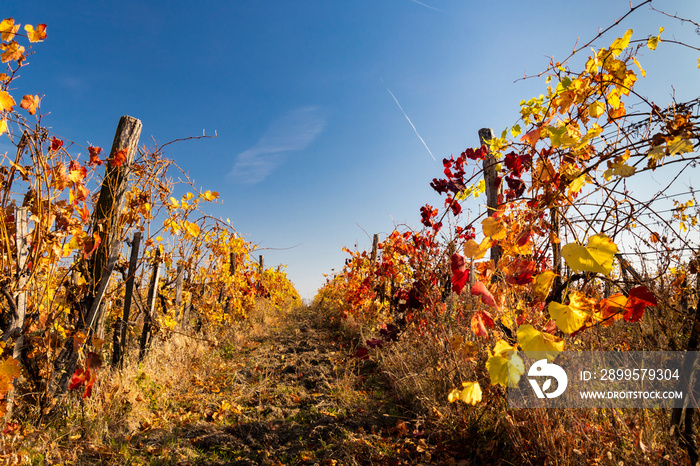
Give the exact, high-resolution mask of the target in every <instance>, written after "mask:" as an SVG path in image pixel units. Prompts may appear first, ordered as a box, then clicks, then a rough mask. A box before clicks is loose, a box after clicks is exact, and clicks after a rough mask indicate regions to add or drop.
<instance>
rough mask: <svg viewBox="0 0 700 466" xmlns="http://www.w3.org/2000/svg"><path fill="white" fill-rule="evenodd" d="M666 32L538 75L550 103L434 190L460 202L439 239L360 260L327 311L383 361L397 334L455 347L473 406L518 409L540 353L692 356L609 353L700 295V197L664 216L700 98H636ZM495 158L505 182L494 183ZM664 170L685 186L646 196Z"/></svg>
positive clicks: (334, 284) (335, 279) (434, 221)
mask: <svg viewBox="0 0 700 466" xmlns="http://www.w3.org/2000/svg"><path fill="white" fill-rule="evenodd" d="M637 8H638V7H633V8H632V10H631V12H633V11H634V10H636V9H637ZM663 31H664V28H661V29H660V30H659V32H658V34H655V35H652V36H648V37H642V38H636V37H635V36H634V31H633V30H632V29H629V30H627V31H625V32H624V33H623V34H622V35H621V36H620V37H617V38H615V39H614V40H613V41H612V43H610V44H609V45H608V46H606V47H601V48H596V47H595V46H594V41H595V40H597V39H599V38H600V36H602V33H601V34H599V35H598V36H597V37H596V39H594V41H591V42H590V43H588V44H586V45H585V46H584V47H579V48H577V49H576V50H575V51H574V53H573V54H572V55H571V56H570V57H569V58H568V59H567V60H566V61H564V62H552V63H551V64H550V66H549V67H548V69H547V70H546V71H544V72H543V73H541V74H540V75H538V77H541V78H545V85H546V90H545V92H543V94H542V95H540V96H538V97H535V98H532V99H529V100H523V101H522V102H521V103H520V121H519V122H518V123H517V124H515V125H513V126H512V127H511V128H506V129H505V130H504V131H503V132H502V133H501V134H500V135H499V136H495V137H493V138H492V139H490V140H488V141H486V144H484V145H482V146H481V147H478V148H474V149H471V148H470V149H467V150H465V151H464V152H463V153H462V154H460V155H459V156H457V157H455V156H454V155H453V156H450V157H449V158H445V159H443V161H442V165H443V168H444V171H443V175H442V176H444V177H441V178H439V177H436V178H434V179H433V180H432V181H431V182H430V186H431V187H432V188H433V189H434V191H435V192H436V193H438V194H439V195H440V196H441V197H442V199H443V201H444V204H443V205H441V206H439V207H433V206H432V205H430V204H426V205H424V206H423V207H421V208H420V222H421V224H422V226H423V227H424V228H423V229H422V230H420V231H412V230H410V229H408V228H403V231H402V229H400V228H398V229H397V231H393V232H392V233H391V234H390V235H388V237H387V238H386V240H385V242H384V243H381V244H380V245H379V253H378V254H377V260H376V261H371V260H370V254H369V253H367V252H353V251H349V250H348V253H349V254H350V259H348V260H347V261H346V264H345V267H344V268H343V270H342V271H341V272H340V273H338V274H335V275H333V276H330V277H328V280H327V283H326V285H325V286H324V287H323V288H321V290H320V291H319V293H318V296H317V301H316V302H317V304H318V305H319V306H320V307H321V308H324V309H325V310H326V312H330V314H331V315H334V313H333V310H335V311H336V312H337V313H338V315H339V316H340V317H341V318H343V319H347V318H352V320H353V322H367V323H368V325H367V326H366V327H365V329H364V330H363V332H362V334H363V335H364V334H367V333H370V334H374V335H377V336H376V338H374V339H372V340H367V341H366V342H364V343H363V342H362V341H361V342H360V343H359V344H360V345H363V346H365V347H368V348H370V349H374V348H377V347H378V346H380V345H377V343H376V339H380V340H383V341H384V343H385V344H388V343H390V342H389V341H388V340H389V339H388V338H386V336H387V335H391V336H392V337H394V338H395V337H396V335H400V338H402V339H412V340H414V341H416V342H418V341H421V340H430V341H438V342H443V343H442V346H440V344H436V345H435V348H437V349H436V351H438V352H440V353H441V356H440V357H442V358H456V359H459V360H461V361H464V362H465V363H466V362H469V363H474V362H476V363H477V364H478V365H477V366H476V367H475V368H474V369H472V370H471V375H470V379H468V380H459V381H458V382H459V383H462V384H461V386H458V387H457V388H454V389H452V390H451V391H449V392H447V393H445V395H446V396H447V398H448V399H449V401H450V402H454V401H457V400H460V401H462V402H464V403H467V404H471V405H483V404H486V405H488V404H491V403H497V400H499V399H500V400H502V399H503V397H504V396H505V391H504V388H506V387H509V386H510V387H513V386H516V385H517V384H518V383H519V382H520V379H521V376H522V375H523V373H524V370H525V369H524V365H523V360H522V357H525V355H527V354H530V353H532V354H535V353H537V354H546V355H547V357H548V358H549V359H550V360H553V359H555V358H556V356H557V354H558V353H559V352H561V351H564V350H567V349H572V348H575V349H579V350H583V349H588V350H609V349H621V348H622V349H627V350H634V349H636V350H650V349H654V350H669V349H680V348H679V347H678V346H675V347H670V348H669V347H663V346H662V347H659V346H656V347H648V346H641V347H636V348H635V347H634V346H632V344H630V343H629V342H627V337H625V338H623V339H621V340H617V344H618V345H619V346H617V347H613V346H611V345H610V343H602V342H603V341H606V342H609V341H610V340H609V338H610V336H611V335H615V334H621V335H627V333H628V331H627V330H626V329H625V326H638V327H637V328H639V326H641V325H651V326H657V325H659V324H658V322H660V321H664V320H665V321H666V322H665V323H663V324H661V325H662V327H666V326H668V325H669V323H668V320H667V319H668V317H666V315H665V314H666V313H667V312H668V310H669V309H670V306H675V304H672V303H677V302H678V301H674V300H677V299H678V296H679V293H681V291H680V290H681V289H680V288H678V286H679V285H681V284H683V286H685V287H686V290H687V289H688V287H692V282H690V279H691V276H690V274H689V273H688V272H687V271H688V270H690V269H691V268H692V264H696V263H697V260H696V257H697V255H698V252H699V249H698V247H699V245H698V236H697V229H694V230H693V231H692V232H691V231H690V229H689V225H692V226H693V227H695V226H696V225H697V215H698V213H697V210H693V207H694V206H695V202H694V200H693V199H694V192H693V191H692V188H691V190H690V192H689V193H685V195H690V196H693V199H691V200H689V201H687V204H686V203H685V202H681V201H679V200H673V202H674V205H675V207H674V208H673V209H670V210H665V208H664V205H665V203H668V202H669V201H668V197H667V196H666V194H667V191H666V189H667V188H670V187H671V186H672V185H673V181H675V180H676V179H677V177H676V176H675V174H676V173H677V172H683V171H684V170H694V169H695V167H696V164H697V163H698V155H697V148H698V145H699V135H700V131H699V130H700V128H699V127H698V122H699V118H700V117H699V116H698V110H699V108H700V101H698V100H697V99H695V100H692V101H689V102H683V103H680V102H671V103H670V104H668V105H665V106H660V105H658V104H656V103H654V102H651V101H649V100H648V99H647V98H645V97H644V96H643V95H641V94H640V93H638V92H637V91H636V87H635V86H636V85H637V83H638V81H639V80H641V79H643V78H644V76H645V73H646V71H645V70H644V68H642V64H641V63H640V62H641V61H642V59H641V58H640V57H639V55H640V52H641V51H643V50H644V51H648V52H650V53H654V51H655V50H656V49H657V48H658V49H662V48H663V46H664V45H665V44H664V36H663ZM669 46H670V44H669ZM688 47H689V48H691V49H693V50H699V49H698V47H697V46H695V45H690V46H688ZM585 53H590V54H589V55H588V57H587V58H586V59H582V57H580V55H582V54H585ZM656 53H659V52H658V51H657V52H656ZM570 63H582V67H580V68H575V67H574V65H571V64H570ZM630 101H633V102H634V111H630V108H631V107H632V104H631V103H630ZM489 154H490V155H491V156H492V157H493V159H492V160H494V162H492V165H493V168H495V172H496V179H495V183H494V185H493V186H485V180H484V179H483V178H482V172H483V170H484V169H485V167H486V164H487V163H489V162H488V159H487V155H489ZM650 174H654V176H656V177H670V178H668V179H670V180H671V181H670V182H668V186H665V185H664V186H661V187H660V188H659V191H658V192H655V193H652V192H649V191H648V190H646V191H645V189H644V188H641V190H635V189H633V188H632V187H633V186H634V182H635V181H636V180H639V181H640V183H645V182H646V183H648V181H645V180H648V178H647V177H648V176H649V175H650ZM487 188H489V189H490V190H491V191H492V192H494V193H496V194H495V196H497V197H496V198H495V201H496V202H495V204H496V205H497V207H496V208H493V209H492V208H487V209H479V212H478V213H474V212H473V211H472V209H471V208H469V207H468V205H469V204H468V203H467V201H468V200H476V201H477V202H479V201H481V200H482V199H483V197H481V196H482V193H483V192H484V190H485V189H487ZM480 203H482V204H483V202H480ZM472 205H473V204H472ZM645 218H646V219H649V221H648V222H645V220H644V219H645ZM490 251H496V253H495V254H496V255H495V258H496V260H497V262H496V261H495V260H494V255H493V254H494V253H492V255H491V258H492V259H491V260H489V259H487V254H489V252H490ZM652 264H654V265H652ZM657 266H658V267H657ZM694 270H695V272H694V273H695V274H697V272H698V270H697V267H695V269H694ZM679 274H681V275H682V277H683V278H678V277H679ZM654 277H655V278H654ZM663 284H665V285H666V286H668V285H669V284H670V288H667V287H664V286H663ZM669 295H671V296H674V298H673V299H674V300H672V301H669V300H668V297H669ZM683 302H684V303H685V304H686V307H684V308H682V309H680V310H679V311H678V312H679V315H680V316H681V317H679V318H678V320H677V321H676V323H674V324H673V325H674V328H679V327H678V326H680V327H681V328H683V329H684V330H683V331H684V332H688V331H689V323H691V322H692V321H693V316H692V313H693V312H694V307H693V305H694V306H697V297H695V296H694V297H692V298H691V301H690V302H689V301H688V300H685V301H683ZM662 303H663V305H664V306H665V308H660V306H661V305H662ZM650 313H651V315H650ZM386 329H392V332H390V333H387V331H386ZM615 332H618V333H615ZM686 335H687V333H686ZM686 338H687V336H686ZM615 340H616V338H615V337H614V336H613V337H612V341H615ZM623 342H625V343H624V344H623ZM426 344H427V343H426ZM382 346H383V345H382ZM444 348H449V350H451V354H448V353H449V351H444V350H443V349H444ZM684 349H685V348H684ZM378 358H380V359H381V357H380V356H378ZM442 364H443V363H440V367H442ZM445 364H446V362H445ZM470 367H471V366H470ZM414 370H415V371H416V372H420V371H421V369H414ZM425 370H426V371H429V369H428V368H426V369H425ZM438 370H441V369H440V368H438ZM401 375H403V374H401ZM410 376H411V375H410V373H407V374H406V376H405V377H410ZM445 377H447V380H450V381H453V383H454V378H453V376H451V375H450V376H447V375H446V376H445ZM402 380H403V379H402ZM485 384H488V385H491V386H492V387H491V388H489V389H485V388H484V385H485ZM453 386H454V385H453ZM499 387H501V388H499ZM487 397H495V399H492V400H487Z"/></svg>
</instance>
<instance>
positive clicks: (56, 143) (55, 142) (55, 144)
mask: <svg viewBox="0 0 700 466" xmlns="http://www.w3.org/2000/svg"><path fill="white" fill-rule="evenodd" d="M61 147H63V141H61V140H60V139H56V136H54V137H53V139H51V150H52V151H53V152H56V151H57V150H59V149H60V148H61Z"/></svg>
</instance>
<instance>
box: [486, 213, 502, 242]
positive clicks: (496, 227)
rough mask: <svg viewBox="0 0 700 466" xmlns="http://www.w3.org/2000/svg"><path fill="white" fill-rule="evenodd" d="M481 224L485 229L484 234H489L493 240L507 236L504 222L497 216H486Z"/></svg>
mask: <svg viewBox="0 0 700 466" xmlns="http://www.w3.org/2000/svg"><path fill="white" fill-rule="evenodd" d="M481 226H482V228H483V230H484V235H486V236H488V237H489V238H491V239H493V240H499V239H503V238H505V237H506V228H505V227H504V226H503V223H501V221H500V220H499V219H497V218H494V217H486V218H485V219H484V220H483V221H482V222H481Z"/></svg>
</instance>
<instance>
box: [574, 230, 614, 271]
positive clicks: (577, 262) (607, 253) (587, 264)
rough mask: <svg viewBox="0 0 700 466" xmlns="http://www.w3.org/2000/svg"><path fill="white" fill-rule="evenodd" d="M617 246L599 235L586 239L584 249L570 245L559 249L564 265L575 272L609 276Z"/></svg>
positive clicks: (603, 235) (578, 245)
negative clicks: (586, 242)
mask: <svg viewBox="0 0 700 466" xmlns="http://www.w3.org/2000/svg"><path fill="white" fill-rule="evenodd" d="M615 254H617V245H616V244H615V243H614V242H613V240H611V239H610V238H609V237H608V236H607V235H605V234H603V233H600V234H597V235H593V236H591V237H590V238H589V239H588V244H587V245H586V246H585V247H584V246H582V245H580V244H577V243H570V244H567V245H566V246H564V247H563V248H562V249H561V255H562V257H563V258H564V260H565V261H566V264H567V265H568V266H569V267H571V268H572V269H573V270H574V271H577V272H594V273H602V274H603V275H609V274H610V272H611V271H612V264H613V257H615Z"/></svg>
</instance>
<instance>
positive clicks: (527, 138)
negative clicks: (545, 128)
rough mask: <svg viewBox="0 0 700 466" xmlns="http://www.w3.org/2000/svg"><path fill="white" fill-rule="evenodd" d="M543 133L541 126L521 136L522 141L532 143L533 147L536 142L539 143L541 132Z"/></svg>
mask: <svg viewBox="0 0 700 466" xmlns="http://www.w3.org/2000/svg"><path fill="white" fill-rule="evenodd" d="M541 133H542V127H541V126H539V127H537V128H535V129H533V130H532V131H530V132H528V133H526V134H525V135H524V136H523V137H521V138H520V140H521V141H522V142H527V143H528V144H530V145H531V146H532V147H535V144H537V141H539V140H540V134H541Z"/></svg>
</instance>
